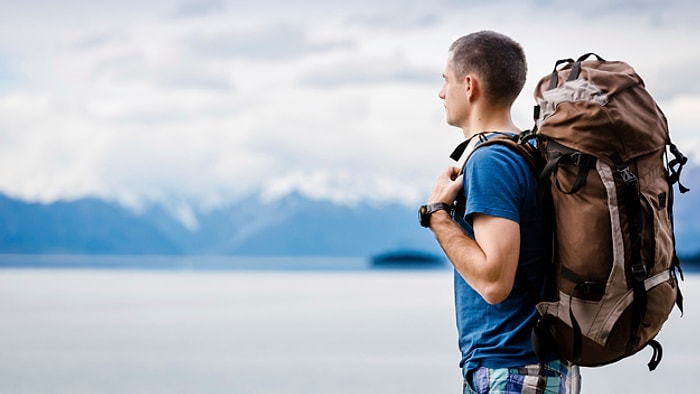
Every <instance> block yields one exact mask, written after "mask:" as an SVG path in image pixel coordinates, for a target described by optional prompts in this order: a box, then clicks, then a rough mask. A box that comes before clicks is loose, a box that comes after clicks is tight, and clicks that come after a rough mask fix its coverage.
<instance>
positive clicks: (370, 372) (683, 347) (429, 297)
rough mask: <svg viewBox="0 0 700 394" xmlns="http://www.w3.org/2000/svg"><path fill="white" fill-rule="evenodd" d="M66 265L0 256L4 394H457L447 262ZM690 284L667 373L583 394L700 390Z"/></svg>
mask: <svg viewBox="0 0 700 394" xmlns="http://www.w3.org/2000/svg"><path fill="white" fill-rule="evenodd" d="M5 257H7V256H5ZM62 258H64V259H66V260H65V261H76V259H77V260H80V259H84V260H80V261H83V262H84V263H81V264H77V263H74V264H73V265H72V268H71V269H66V268H63V269H59V268H56V267H57V265H56V264H57V263H55V261H54V262H53V263H52V264H53V265H52V267H53V268H45V267H44V268H36V267H34V268H16V267H15V268H8V267H12V266H13V265H12V264H9V263H7V259H4V260H3V259H2V258H0V265H2V264H3V263H2V261H4V262H5V263H4V266H5V267H6V268H3V269H0V315H1V316H2V324H0V392H2V393H107V394H110V393H254V394H268V393H270V394H271V393H304V394H315V393H319V394H320V393H331V392H332V393H348V394H349V393H353V394H357V393H397V394H398V393H402V394H406V393H416V394H418V393H458V392H459V391H460V389H461V378H460V376H459V368H458V365H457V363H458V361H459V352H458V350H457V337H456V329H455V323H454V316H453V314H454V311H453V305H452V273H451V270H449V269H437V270H372V269H367V263H366V261H365V260H364V259H355V258H348V259H337V260H336V259H335V258H314V259H297V258H294V259H282V258H280V259H261V260H257V263H256V259H242V258H239V259H237V260H236V261H238V262H237V263H236V262H231V261H229V262H228V263H226V264H225V260H226V259H225V258H201V260H202V261H204V260H207V259H211V260H208V263H206V264H204V263H202V266H199V265H198V263H197V262H196V260H197V259H196V258H195V259H194V260H190V262H189V263H187V264H184V265H183V264H182V260H178V261H180V262H174V261H170V262H169V263H167V262H166V260H168V258H161V259H162V260H158V259H155V258H154V259H155V260H158V261H160V263H157V264H156V263H154V261H150V262H149V261H146V262H145V263H144V264H143V265H141V264H139V259H140V257H127V256H120V257H110V258H109V259H107V260H109V261H111V263H109V264H107V263H105V261H102V265H99V264H98V266H99V267H100V268H94V267H90V264H88V263H87V262H88V261H89V260H91V258H94V256H93V257H84V256H83V257H80V258H75V257H74V258H72V259H71V258H67V257H65V256H63V257H62ZM97 260H100V258H97ZM228 260H230V258H229V259H228ZM243 260H245V263H243ZM14 261H16V260H14ZM65 261H64V262H65ZM193 261H194V262H193ZM212 261H214V262H216V264H214V263H212ZM113 264H117V266H118V267H121V268H115V267H114V266H113ZM227 264H228V265H227ZM250 264H252V266H250ZM256 264H260V265H259V266H258V265H256ZM58 266H60V264H59V265H58ZM69 266H70V264H69ZM64 267H65V264H64ZM125 267H126V268H125ZM174 267H179V268H174ZM255 267H259V268H260V269H256V268H255ZM290 267H294V268H290ZM143 268H146V269H143ZM681 289H682V290H683V291H684V295H685V298H686V311H685V315H684V316H683V317H682V318H679V313H678V312H677V311H674V312H673V314H672V317H671V318H670V320H669V322H668V323H667V324H666V326H665V327H664V329H663V330H662V332H661V333H660V334H659V336H658V340H659V341H660V342H661V343H662V345H663V346H664V359H663V361H662V362H661V364H660V366H659V368H658V369H657V370H656V371H654V372H651V373H650V372H648V370H647V368H646V363H647V361H648V359H649V357H650V356H651V352H650V350H643V351H642V352H640V353H639V354H638V355H635V356H633V357H631V358H628V359H626V360H623V361H621V362H618V363H616V364H614V365H611V366H606V367H602V368H584V369H583V392H584V393H621V392H634V393H654V392H666V391H668V390H669V387H670V389H671V390H674V391H676V392H694V390H695V384H694V382H695V379H694V378H695V376H694V374H695V373H697V371H698V366H697V365H698V362H699V361H700V355H699V354H698V350H700V338H698V336H697V335H696V333H697V332H698V331H700V301H697V300H698V295H699V294H700V276H698V275H697V274H690V275H687V276H686V280H685V281H684V282H683V283H682V285H681Z"/></svg>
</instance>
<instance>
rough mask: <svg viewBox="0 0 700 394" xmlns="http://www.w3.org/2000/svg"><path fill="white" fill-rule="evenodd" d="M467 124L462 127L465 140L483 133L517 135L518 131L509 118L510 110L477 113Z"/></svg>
mask: <svg viewBox="0 0 700 394" xmlns="http://www.w3.org/2000/svg"><path fill="white" fill-rule="evenodd" d="M473 115H474V116H472V117H471V118H470V120H469V122H468V123H467V124H466V125H465V126H464V127H462V131H463V132H464V136H465V137H466V138H469V137H472V136H474V135H476V134H478V133H483V132H485V131H501V132H512V133H518V132H520V129H519V128H518V127H517V126H516V125H515V124H514V123H513V120H512V119H511V116H510V108H505V109H498V110H490V111H477V112H475V113H474V114H473Z"/></svg>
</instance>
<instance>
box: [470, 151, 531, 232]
mask: <svg viewBox="0 0 700 394" xmlns="http://www.w3.org/2000/svg"><path fill="white" fill-rule="evenodd" d="M521 159H522V158H520V157H519V156H517V153H515V152H512V151H511V150H510V149H509V148H507V147H505V146H500V145H491V146H487V147H484V148H481V149H477V150H476V151H474V153H473V154H472V155H471V157H470V158H469V160H468V161H467V165H466V166H465V169H464V175H463V176H464V192H465V195H466V197H467V199H466V210H465V213H466V219H467V221H468V222H469V223H471V221H472V217H473V215H474V214H475V213H483V214H486V215H490V216H495V217H500V218H505V219H510V220H513V221H515V222H517V223H520V207H521V205H522V204H521V201H522V193H523V179H522V175H523V174H522V165H521V163H520V162H519V161H521Z"/></svg>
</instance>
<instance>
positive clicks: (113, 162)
mask: <svg viewBox="0 0 700 394" xmlns="http://www.w3.org/2000/svg"><path fill="white" fill-rule="evenodd" d="M485 29H486V30H496V31H499V32H502V33H504V34H506V35H509V36H510V37H512V38H513V39H515V40H516V41H519V42H520V43H521V44H522V46H523V48H524V50H525V52H526V55H527V57H528V67H529V72H528V81H527V83H526V85H525V88H524V90H523V93H522V95H521V96H520V98H519V99H518V100H517V101H516V102H515V105H514V108H513V111H514V119H515V122H516V124H517V125H518V126H519V127H521V128H523V129H525V128H529V127H531V126H532V120H531V119H532V115H531V113H532V106H533V104H534V99H533V97H532V91H533V89H534V86H535V84H536V83H537V81H538V80H539V78H541V77H542V76H544V75H545V74H547V73H549V72H551V70H552V67H553V65H554V62H555V61H556V60H557V59H561V58H569V57H577V56H579V55H580V54H583V53H587V52H596V53H598V54H599V55H600V56H602V57H603V58H606V59H608V60H624V61H627V62H628V63H630V64H631V65H632V66H634V67H635V69H636V70H637V71H638V72H639V74H640V75H641V76H642V78H643V79H644V81H645V82H646V85H647V87H648V89H649V90H650V91H651V93H652V94H653V95H654V97H655V98H656V99H657V101H658V103H659V105H660V107H661V108H662V110H663V111H664V112H665V113H666V115H667V117H668V119H669V125H670V129H671V137H672V139H673V140H674V141H675V142H676V143H678V145H680V146H681V148H682V150H684V151H685V152H686V153H690V154H692V153H693V152H697V156H698V157H700V135H698V133H697V132H696V128H697V125H698V124H700V50H698V42H699V41H700V2H697V1H696V0H687V1H686V0H677V1H673V0H669V1H665V2H660V1H657V0H651V1H646V0H645V1H621V0H588V1H585V2H579V3H572V2H570V1H562V2H560V1H554V0H490V1H457V0H438V1H432V2H427V1H420V0H387V1H381V2H379V1H376V0H372V1H368V0H356V1H353V2H345V1H344V2H340V1H318V0H309V1H283V0H257V1H237V0H232V1H226V0H220V1H219V0H202V1H197V0H194V1H186V0H184V1H162V0H149V1H145V2H144V1H141V0H139V1H136V0H120V1H109V2H106V1H99V0H95V1H92V2H85V1H75V0H67V1H61V2H55V1H49V0H24V1H21V2H18V1H9V0H0V193H3V194H6V195H9V196H12V197H15V198H21V199H24V200H27V201H39V202H52V201H56V200H72V199H77V198H82V197H98V198H103V199H107V200H112V201H118V202H121V203H123V204H125V205H127V206H131V207H134V208H137V209H138V208H139V207H143V206H146V205H148V204H152V203H162V204H165V205H169V206H172V207H179V208H177V209H180V210H182V209H185V210H187V209H209V208H214V207H217V206H220V205H225V204H230V203H233V202H235V201H238V200H240V199H242V198H244V197H247V196H250V195H258V196H260V197H261V198H262V199H266V200H270V199H275V198H279V197H282V196H285V195H287V194H289V193H292V192H297V193H300V194H302V195H304V196H306V197H309V198H314V199H326V200H332V201H335V202H338V203H345V204H357V203H359V202H369V203H385V202H399V203H404V204H417V203H419V202H422V200H424V199H425V198H426V197H427V195H428V194H429V192H430V188H431V187H432V183H433V180H434V179H435V177H436V176H437V174H438V173H439V172H441V171H442V170H443V169H444V168H445V167H446V166H448V165H451V164H452V163H451V161H450V160H449V158H448V155H449V153H450V152H451V151H452V148H453V147H454V146H455V145H456V144H458V143H459V142H460V141H461V139H462V138H463V136H462V132H461V130H458V129H455V128H453V127H450V126H448V125H446V124H445V116H444V108H443V106H442V101H441V100H440V98H439V97H438V91H439V89H440V87H441V85H442V77H441V75H442V72H443V70H444V66H445V61H446V57H447V49H448V47H449V45H450V43H451V42H452V41H453V40H454V39H456V38H458V37H459V36H462V35H464V34H467V33H470V32H473V31H479V30H485Z"/></svg>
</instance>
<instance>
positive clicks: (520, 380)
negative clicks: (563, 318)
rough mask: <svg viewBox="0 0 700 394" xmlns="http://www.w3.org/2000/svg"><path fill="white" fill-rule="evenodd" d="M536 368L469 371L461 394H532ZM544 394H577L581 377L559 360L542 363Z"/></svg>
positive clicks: (535, 381)
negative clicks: (543, 369) (543, 368)
mask: <svg viewBox="0 0 700 394" xmlns="http://www.w3.org/2000/svg"><path fill="white" fill-rule="evenodd" d="M538 374H539V366H538V365H537V364H532V365H526V366H524V367H519V368H485V367H480V368H477V369H475V370H473V371H469V373H468V374H467V379H465V380H464V387H463V388H464V394H481V393H491V394H520V393H523V394H529V393H532V394H535V393H538V391H537V382H538V379H539V376H538ZM544 387H545V390H544V391H539V393H545V394H559V393H562V394H564V393H566V394H578V393H579V392H580V391H581V375H580V373H579V368H578V366H576V365H569V364H566V363H562V362H561V361H558V360H557V361H552V362H550V363H548V364H545V385H544Z"/></svg>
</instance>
